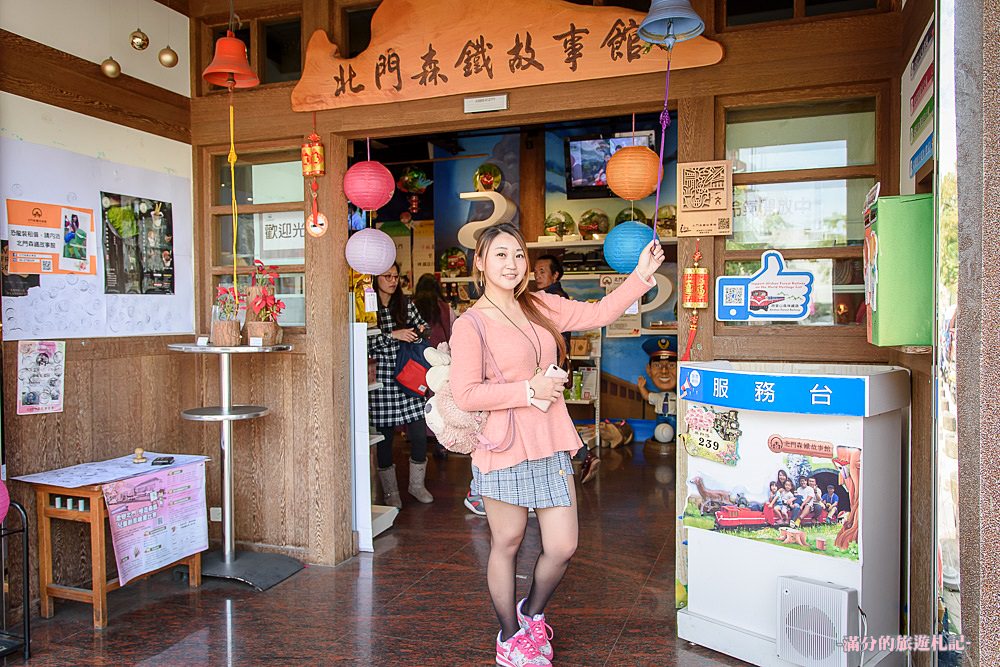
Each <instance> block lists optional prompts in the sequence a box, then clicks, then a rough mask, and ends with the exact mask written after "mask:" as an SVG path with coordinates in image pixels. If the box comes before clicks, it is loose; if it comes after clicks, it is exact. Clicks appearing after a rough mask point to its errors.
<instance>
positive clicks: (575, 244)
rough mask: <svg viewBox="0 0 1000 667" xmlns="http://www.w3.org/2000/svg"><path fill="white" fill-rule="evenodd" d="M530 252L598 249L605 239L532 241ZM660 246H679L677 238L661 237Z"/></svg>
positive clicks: (529, 247)
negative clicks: (549, 249)
mask: <svg viewBox="0 0 1000 667" xmlns="http://www.w3.org/2000/svg"><path fill="white" fill-rule="evenodd" d="M525 245H526V246H527V247H528V249H529V250H544V249H545V248H559V249H562V250H572V249H574V248H597V247H600V246H603V245H604V239H597V240H594V239H584V240H580V241H549V242H545V241H542V242H538V241H531V242H528V243H525ZM660 245H677V237H676V236H661V237H660Z"/></svg>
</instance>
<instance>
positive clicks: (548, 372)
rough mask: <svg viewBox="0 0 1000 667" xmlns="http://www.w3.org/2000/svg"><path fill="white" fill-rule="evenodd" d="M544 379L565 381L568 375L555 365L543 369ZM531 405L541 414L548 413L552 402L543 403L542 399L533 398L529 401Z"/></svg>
mask: <svg viewBox="0 0 1000 667" xmlns="http://www.w3.org/2000/svg"><path fill="white" fill-rule="evenodd" d="M545 377H547V378H557V379H561V380H565V379H568V378H569V373H567V372H566V371H565V370H563V369H562V368H559V367H558V366H556V365H555V364H549V367H548V368H547V369H545ZM531 404H532V405H534V406H535V407H536V408H538V409H539V410H541V411H542V412H548V411H549V406H551V405H552V401H543V400H542V399H539V398H533V399H531Z"/></svg>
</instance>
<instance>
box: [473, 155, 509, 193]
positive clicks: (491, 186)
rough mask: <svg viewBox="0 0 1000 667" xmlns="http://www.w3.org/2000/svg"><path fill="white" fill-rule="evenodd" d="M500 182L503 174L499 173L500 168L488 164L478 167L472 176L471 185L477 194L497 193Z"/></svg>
mask: <svg viewBox="0 0 1000 667" xmlns="http://www.w3.org/2000/svg"><path fill="white" fill-rule="evenodd" d="M502 182H503V172H502V171H500V167H498V166H496V165H495V164H490V163H489V162H487V163H485V164H482V165H480V166H479V169H476V173H475V174H474V175H473V183H475V185H476V191H477V192H488V191H490V190H497V191H499V190H500V185H501V183H502Z"/></svg>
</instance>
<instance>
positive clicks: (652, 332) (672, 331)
mask: <svg viewBox="0 0 1000 667" xmlns="http://www.w3.org/2000/svg"><path fill="white" fill-rule="evenodd" d="M639 333H640V334H641V335H643V336H664V335H666V336H676V335H677V327H676V326H673V327H657V328H655V329H653V328H650V327H643V328H642V329H640V330H639Z"/></svg>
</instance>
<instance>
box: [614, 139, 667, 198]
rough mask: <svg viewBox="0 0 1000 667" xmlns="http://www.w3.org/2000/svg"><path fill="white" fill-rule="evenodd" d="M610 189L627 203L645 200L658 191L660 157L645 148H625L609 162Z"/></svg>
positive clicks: (620, 149)
mask: <svg viewBox="0 0 1000 667" xmlns="http://www.w3.org/2000/svg"><path fill="white" fill-rule="evenodd" d="M607 175H608V187H609V188H611V191H612V192H614V193H615V194H616V195H618V196H619V197H621V198H622V199H625V200H627V201H636V200H637V199H644V198H646V197H648V196H649V195H651V194H653V192H654V191H655V190H656V182H657V180H658V179H659V177H660V157H659V156H658V155H657V154H656V153H654V152H653V151H652V150H650V149H649V148H647V147H645V146H625V147H624V148H619V149H618V151H617V152H616V153H615V154H614V155H612V156H611V159H610V160H608V168H607Z"/></svg>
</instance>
